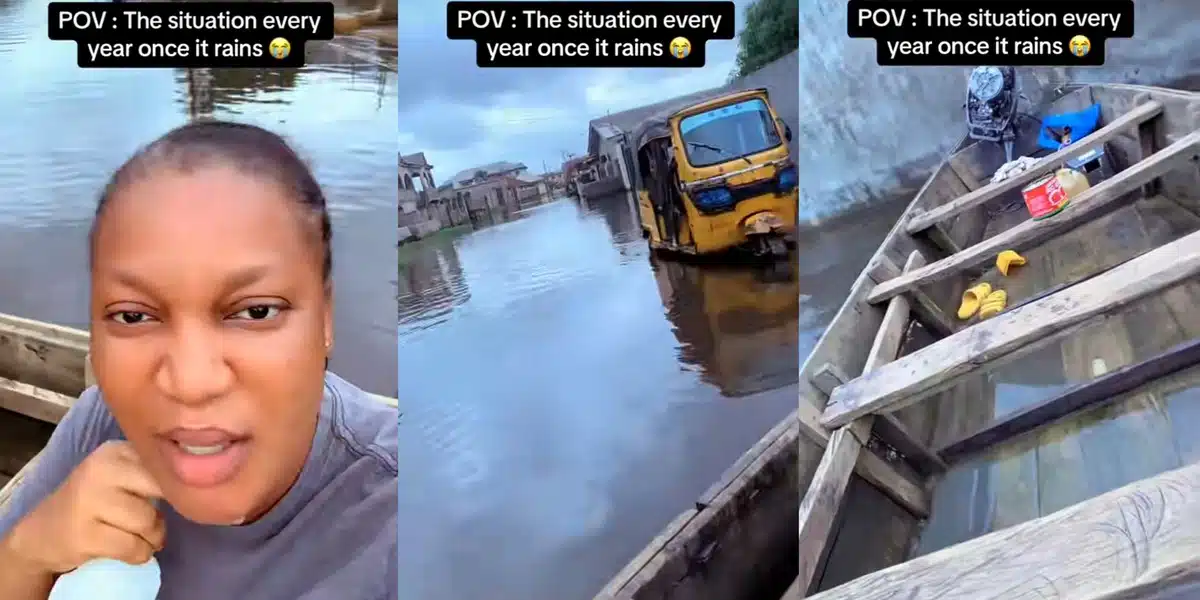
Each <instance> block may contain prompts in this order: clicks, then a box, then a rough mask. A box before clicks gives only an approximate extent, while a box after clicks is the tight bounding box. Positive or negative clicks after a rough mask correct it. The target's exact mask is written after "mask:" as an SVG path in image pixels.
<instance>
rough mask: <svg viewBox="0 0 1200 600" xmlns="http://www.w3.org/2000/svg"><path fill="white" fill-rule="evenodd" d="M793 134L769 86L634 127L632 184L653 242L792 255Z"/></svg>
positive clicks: (688, 249) (672, 248) (686, 250)
mask: <svg viewBox="0 0 1200 600" xmlns="http://www.w3.org/2000/svg"><path fill="white" fill-rule="evenodd" d="M791 139H792V131H791V129H790V128H789V127H788V126H787V124H786V123H784V122H783V120H782V119H780V118H779V115H777V114H776V113H775V109H774V107H772V106H771V102H770V100H769V98H768V96H767V90H765V89H754V90H747V91H742V92H736V93H731V94H725V95H722V96H719V97H716V98H712V99H710V100H707V101H704V102H701V103H699V104H694V105H692V106H689V107H686V108H683V109H672V110H669V111H666V112H663V113H659V114H657V115H654V116H651V117H649V118H647V119H645V120H643V121H642V122H641V123H640V124H639V125H638V126H637V127H635V128H634V131H633V144H634V146H635V147H636V148H637V157H636V158H635V159H634V161H633V162H634V163H635V164H634V169H633V170H634V179H635V181H634V184H633V185H634V188H635V189H636V191H637V200H638V216H639V218H640V219H641V223H642V233H643V236H644V237H645V238H646V239H647V240H648V241H649V244H650V247H651V248H652V249H654V250H663V251H669V252H676V253H683V254H691V255H704V254H714V253H719V252H725V251H728V250H731V249H734V248H746V249H749V250H750V251H751V252H753V253H754V254H756V255H759V256H775V257H778V256H783V255H786V254H787V250H788V246H789V245H791V244H792V241H791V240H790V239H789V236H790V235H791V234H793V233H794V232H795V230H796V213H797V203H798V202H799V193H800V192H799V188H798V187H797V171H796V164H795V162H793V160H792V157H791V156H790V153H789V151H788V142H790V141H791Z"/></svg>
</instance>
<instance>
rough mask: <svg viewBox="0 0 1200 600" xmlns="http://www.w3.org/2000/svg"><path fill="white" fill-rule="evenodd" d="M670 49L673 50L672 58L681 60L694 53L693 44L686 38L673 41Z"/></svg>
mask: <svg viewBox="0 0 1200 600" xmlns="http://www.w3.org/2000/svg"><path fill="white" fill-rule="evenodd" d="M669 48H670V50H671V56H674V57H675V58H678V59H680V60H682V59H685V58H687V56H688V55H689V54H691V53H692V43H691V42H689V41H688V39H687V38H685V37H677V38H675V39H673V40H671V45H670V46H669Z"/></svg>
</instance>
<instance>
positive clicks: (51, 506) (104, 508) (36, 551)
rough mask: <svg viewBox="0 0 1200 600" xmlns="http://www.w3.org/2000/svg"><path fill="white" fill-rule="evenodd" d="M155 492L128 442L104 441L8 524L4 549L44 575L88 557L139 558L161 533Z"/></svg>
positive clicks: (156, 546) (157, 545)
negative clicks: (31, 507) (35, 505)
mask: <svg viewBox="0 0 1200 600" xmlns="http://www.w3.org/2000/svg"><path fill="white" fill-rule="evenodd" d="M160 497H162V490H160V489H159V487H158V484H157V483H155V482H154V480H153V479H152V478H151V477H150V475H149V473H147V472H146V470H145V468H144V467H142V464H141V460H140V459H139V458H138V456H137V454H136V453H135V452H134V451H133V447H132V446H130V445H129V443H128V442H106V443H105V444H104V445H102V446H100V447H99V448H97V449H96V450H95V451H94V452H92V453H91V454H90V455H89V456H88V457H87V458H86V459H84V461H83V462H82V463H80V464H79V466H78V467H76V468H75V470H74V471H72V472H71V475H70V476H69V477H67V479H66V481H64V482H63V484H62V485H61V486H59V488H58V489H57V490H55V491H54V492H53V493H52V494H50V495H49V496H47V497H46V498H45V500H43V501H42V503H41V504H39V505H38V506H37V507H36V508H34V509H33V510H32V511H30V513H29V514H28V515H26V516H25V518H23V519H21V520H20V521H19V522H18V523H17V524H16V525H15V526H14V527H13V529H12V531H11V532H10V533H9V535H8V538H7V539H6V540H5V544H6V546H7V550H8V551H9V552H8V553H7V554H9V555H10V556H12V557H13V558H16V559H18V560H20V561H21V563H22V564H23V565H26V566H27V567H28V568H29V569H31V570H37V571H41V572H42V573H44V574H48V575H58V574H61V573H66V572H67V571H71V570H73V569H75V568H76V567H78V566H79V565H81V564H83V563H84V562H87V561H88V560H91V559H93V558H113V559H117V560H121V561H124V562H127V563H130V564H141V563H144V562H146V561H148V560H150V557H151V556H153V555H154V553H155V552H157V551H158V550H161V549H162V547H163V542H164V540H165V537H166V530H165V528H164V526H163V519H162V515H161V514H160V513H159V512H158V509H157V508H156V507H155V505H154V499H156V498H160Z"/></svg>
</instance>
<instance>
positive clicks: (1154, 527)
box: [813, 465, 1200, 600]
mask: <svg viewBox="0 0 1200 600" xmlns="http://www.w3.org/2000/svg"><path fill="white" fill-rule="evenodd" d="M1197 514H1200V465H1191V466H1188V467H1184V468H1182V469H1177V470H1174V471H1170V472H1167V473H1164V474H1162V475H1159V476H1156V477H1153V478H1149V479H1144V480H1142V481H1138V482H1136V483H1133V484H1130V485H1127V486H1125V487H1122V488H1120V489H1117V490H1114V491H1112V492H1109V493H1107V494H1104V495H1101V496H1098V497H1096V498H1093V499H1091V500H1088V501H1087V502H1083V503H1080V504H1077V505H1075V506H1072V507H1070V508H1066V509H1063V510H1061V511H1058V512H1056V513H1053V514H1051V515H1049V516H1046V517H1042V518H1039V519H1035V520H1032V521H1029V522H1026V523H1023V524H1021V525H1017V526H1014V527H1011V528H1008V529H1004V530H1001V531H997V532H994V533H991V534H988V535H985V536H982V537H979V538H976V539H974V540H971V541H968V542H964V543H961V544H958V545H956V546H952V547H950V548H946V549H944V550H941V551H939V552H935V553H933V554H929V555H926V556H923V557H920V558H916V559H913V560H911V561H908V562H906V563H903V564H900V565H896V566H894V567H891V568H888V569H884V570H882V571H878V572H875V573H872V574H870V575H867V576H864V577H860V578H859V579H856V580H854V581H852V582H850V583H848V584H845V585H843V586H840V587H837V588H834V589H832V590H828V591H826V592H823V593H821V594H818V595H816V596H813V598H814V599H820V600H842V599H845V600H851V599H853V600H884V599H891V598H905V599H906V600H926V599H929V600H933V599H935V598H936V599H937V600H978V599H980V598H1003V599H1005V600H1046V599H1047V598H1053V599H1058V600H1068V599H1070V600H1098V599H1099V598H1104V597H1107V598H1113V597H1126V598H1136V597H1142V596H1120V595H1117V596H1113V595H1112V594H1114V593H1117V592H1120V591H1122V590H1126V589H1128V588H1129V587H1130V586H1135V585H1140V586H1148V584H1151V583H1152V582H1154V581H1156V580H1160V579H1163V578H1166V577H1169V576H1171V575H1172V574H1173V573H1177V571H1178V570H1177V569H1174V568H1172V567H1174V566H1175V565H1178V564H1179V563H1181V562H1186V561H1191V560H1194V557H1195V556H1197V555H1198V554H1200V519H1197V518H1196V515H1197Z"/></svg>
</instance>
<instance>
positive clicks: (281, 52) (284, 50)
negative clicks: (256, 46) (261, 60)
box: [267, 37, 292, 60]
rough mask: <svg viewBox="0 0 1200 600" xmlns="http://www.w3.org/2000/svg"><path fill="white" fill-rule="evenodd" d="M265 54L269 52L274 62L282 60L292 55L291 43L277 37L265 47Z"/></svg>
mask: <svg viewBox="0 0 1200 600" xmlns="http://www.w3.org/2000/svg"><path fill="white" fill-rule="evenodd" d="M267 52H270V53H271V56H274V57H275V60H283V59H285V58H287V56H288V55H289V54H291V53H292V43H291V42H289V41H287V40H286V39H285V38H281V37H277V38H275V39H273V40H271V43H270V44H268V45H267Z"/></svg>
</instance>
